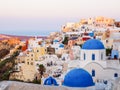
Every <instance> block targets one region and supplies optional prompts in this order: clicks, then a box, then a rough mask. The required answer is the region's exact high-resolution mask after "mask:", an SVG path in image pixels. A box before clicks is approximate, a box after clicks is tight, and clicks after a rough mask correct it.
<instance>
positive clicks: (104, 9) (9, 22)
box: [0, 0, 120, 35]
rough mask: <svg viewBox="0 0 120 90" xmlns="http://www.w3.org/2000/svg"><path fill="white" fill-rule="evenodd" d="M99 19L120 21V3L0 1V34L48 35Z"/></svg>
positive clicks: (119, 0) (113, 0)
mask: <svg viewBox="0 0 120 90" xmlns="http://www.w3.org/2000/svg"><path fill="white" fill-rule="evenodd" d="M96 16H105V17H110V18H115V19H116V20H120V0H0V33H1V34H14V35H15V34H16V35H48V34H49V33H50V32H53V31H60V29H61V26H62V25H63V24H65V23H67V22H78V21H79V20H80V19H81V18H88V17H96Z"/></svg>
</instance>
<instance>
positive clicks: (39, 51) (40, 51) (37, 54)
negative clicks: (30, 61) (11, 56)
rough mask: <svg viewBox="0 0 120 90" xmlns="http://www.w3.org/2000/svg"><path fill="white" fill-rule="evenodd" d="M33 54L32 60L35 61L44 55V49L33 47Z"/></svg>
mask: <svg viewBox="0 0 120 90" xmlns="http://www.w3.org/2000/svg"><path fill="white" fill-rule="evenodd" d="M33 52H34V55H35V57H34V59H35V60H39V59H40V56H43V55H45V54H46V48H45V47H35V48H33Z"/></svg>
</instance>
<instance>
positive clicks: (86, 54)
mask: <svg viewBox="0 0 120 90" xmlns="http://www.w3.org/2000/svg"><path fill="white" fill-rule="evenodd" d="M81 60H92V61H95V60H105V48H104V45H103V43H102V42H101V41H100V40H97V39H89V40H87V41H86V42H85V43H84V44H83V45H82V49H81Z"/></svg>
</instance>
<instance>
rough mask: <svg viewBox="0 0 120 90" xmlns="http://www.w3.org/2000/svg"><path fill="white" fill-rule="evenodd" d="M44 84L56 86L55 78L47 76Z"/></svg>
mask: <svg viewBox="0 0 120 90" xmlns="http://www.w3.org/2000/svg"><path fill="white" fill-rule="evenodd" d="M44 85H54V86H58V84H57V82H56V80H55V79H54V78H53V77H48V78H47V79H46V80H45V81H44Z"/></svg>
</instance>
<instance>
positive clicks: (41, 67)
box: [38, 64, 45, 78]
mask: <svg viewBox="0 0 120 90" xmlns="http://www.w3.org/2000/svg"><path fill="white" fill-rule="evenodd" d="M38 71H39V73H40V75H41V78H42V76H43V73H44V72H45V67H44V65H43V64H40V65H39V69H38Z"/></svg>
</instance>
